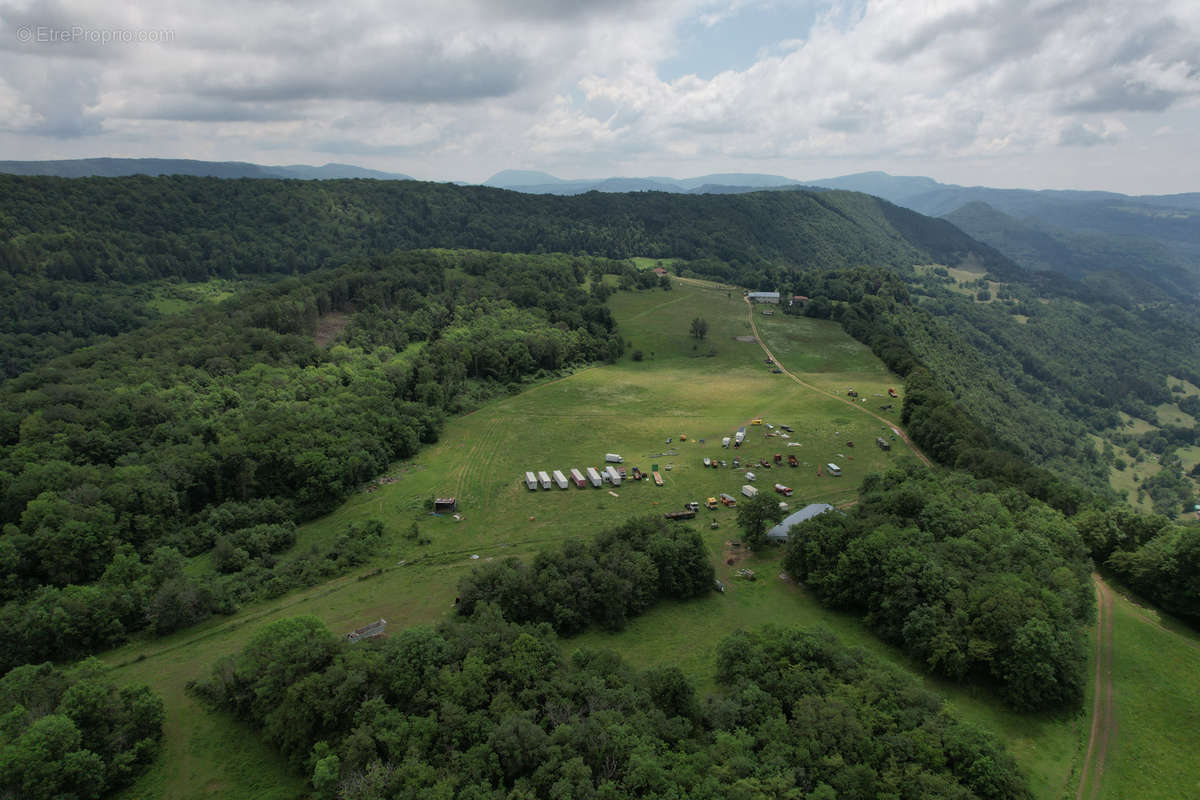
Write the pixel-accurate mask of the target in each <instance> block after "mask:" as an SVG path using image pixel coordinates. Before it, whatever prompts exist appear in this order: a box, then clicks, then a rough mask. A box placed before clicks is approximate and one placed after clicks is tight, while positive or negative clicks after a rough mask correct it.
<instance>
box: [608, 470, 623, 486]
mask: <svg viewBox="0 0 1200 800" xmlns="http://www.w3.org/2000/svg"><path fill="white" fill-rule="evenodd" d="M605 472H607V473H608V482H609V483H611V484H612V485H613V486H620V485H621V473H619V472H617V468H616V467H608V468H607V469H606V470H605Z"/></svg>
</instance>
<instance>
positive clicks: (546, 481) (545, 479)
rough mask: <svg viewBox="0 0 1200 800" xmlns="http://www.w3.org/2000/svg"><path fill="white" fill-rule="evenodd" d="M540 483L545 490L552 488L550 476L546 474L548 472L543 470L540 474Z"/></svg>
mask: <svg viewBox="0 0 1200 800" xmlns="http://www.w3.org/2000/svg"><path fill="white" fill-rule="evenodd" d="M538 483H540V484H541V485H542V488H543V489H549V488H550V475H549V473H547V472H546V470H542V471H541V472H539V473H538Z"/></svg>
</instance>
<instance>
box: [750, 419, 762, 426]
mask: <svg viewBox="0 0 1200 800" xmlns="http://www.w3.org/2000/svg"><path fill="white" fill-rule="evenodd" d="M750 424H751V425H762V420H761V419H752V420H750Z"/></svg>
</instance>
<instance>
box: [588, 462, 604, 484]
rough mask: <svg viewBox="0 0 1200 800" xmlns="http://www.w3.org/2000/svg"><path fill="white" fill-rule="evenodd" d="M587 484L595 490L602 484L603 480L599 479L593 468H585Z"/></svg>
mask: <svg viewBox="0 0 1200 800" xmlns="http://www.w3.org/2000/svg"><path fill="white" fill-rule="evenodd" d="M587 476H588V482H589V483H591V484H592V486H594V487H595V488H597V489H599V488H600V487H601V486H602V485H603V484H604V479H603V478H601V477H600V473H599V472H598V471H597V470H596V468H595V467H588V468H587Z"/></svg>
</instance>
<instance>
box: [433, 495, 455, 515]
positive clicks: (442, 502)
mask: <svg viewBox="0 0 1200 800" xmlns="http://www.w3.org/2000/svg"><path fill="white" fill-rule="evenodd" d="M433 510H434V511H435V512H436V513H438V514H450V513H453V512H455V511H458V500H456V499H455V498H453V497H438V498H435V499H434V501H433Z"/></svg>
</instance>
